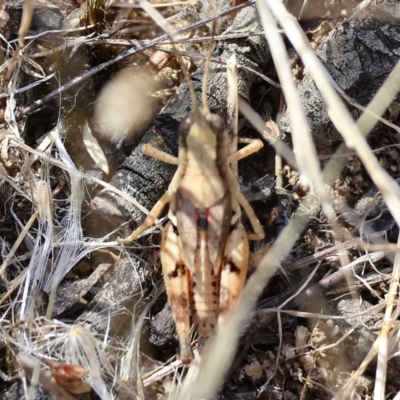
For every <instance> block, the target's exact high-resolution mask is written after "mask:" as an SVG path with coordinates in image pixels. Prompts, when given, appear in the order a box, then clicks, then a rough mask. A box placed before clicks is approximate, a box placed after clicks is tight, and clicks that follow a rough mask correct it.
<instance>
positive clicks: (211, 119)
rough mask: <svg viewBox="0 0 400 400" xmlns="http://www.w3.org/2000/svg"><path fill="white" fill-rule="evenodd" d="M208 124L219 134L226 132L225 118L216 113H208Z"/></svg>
mask: <svg viewBox="0 0 400 400" xmlns="http://www.w3.org/2000/svg"><path fill="white" fill-rule="evenodd" d="M206 120H207V124H208V126H209V127H210V129H211V130H212V131H213V132H214V133H215V134H216V135H217V136H220V135H221V134H223V133H224V132H225V123H224V121H223V119H222V118H221V117H220V116H219V115H216V114H208V115H207V119H206Z"/></svg>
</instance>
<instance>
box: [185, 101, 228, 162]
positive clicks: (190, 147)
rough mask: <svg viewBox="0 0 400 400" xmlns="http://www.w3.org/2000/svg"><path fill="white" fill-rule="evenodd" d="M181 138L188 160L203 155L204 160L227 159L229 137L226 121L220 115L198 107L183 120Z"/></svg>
mask: <svg viewBox="0 0 400 400" xmlns="http://www.w3.org/2000/svg"><path fill="white" fill-rule="evenodd" d="M179 138H180V146H182V147H183V148H184V149H185V151H186V154H187V157H188V160H189V159H190V158H197V157H201V158H202V159H203V160H204V159H205V158H207V159H208V160H209V161H217V162H218V160H224V159H226V156H227V154H225V153H227V148H228V137H227V133H226V130H225V124H224V121H223V120H222V118H220V117H219V116H218V115H215V114H211V113H210V112H208V111H206V110H204V109H200V108H198V109H196V110H195V111H194V112H193V113H192V115H191V116H190V117H188V118H186V119H185V120H184V121H182V123H181V125H180V129H179ZM224 156H225V157H224Z"/></svg>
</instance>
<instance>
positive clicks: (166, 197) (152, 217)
mask: <svg viewBox="0 0 400 400" xmlns="http://www.w3.org/2000/svg"><path fill="white" fill-rule="evenodd" d="M170 201H171V196H170V194H169V192H165V193H164V194H163V195H162V197H161V198H160V199H159V200H158V201H157V203H156V204H155V205H154V207H153V208H152V210H151V211H150V213H149V215H148V216H147V217H146V219H145V220H144V222H143V224H142V225H140V226H139V227H138V228H137V229H135V230H134V231H133V232H132V233H131V234H130V235H129V236H128V237H127V238H125V239H118V242H119V243H122V244H128V243H130V242H133V241H134V240H136V239H137V238H138V236H139V235H140V234H141V233H142V232H144V231H145V230H146V229H148V228H150V227H151V226H153V225H154V223H155V222H156V219H157V218H158V216H159V215H160V214H161V212H162V210H163V209H164V207H165V206H166V205H167V204H168V203H169V202H170Z"/></svg>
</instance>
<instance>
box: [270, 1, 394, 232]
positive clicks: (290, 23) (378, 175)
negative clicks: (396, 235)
mask: <svg viewBox="0 0 400 400" xmlns="http://www.w3.org/2000/svg"><path fill="white" fill-rule="evenodd" d="M265 1H266V2H267V4H268V5H269V7H270V9H271V11H272V12H273V14H274V15H275V16H276V18H277V19H278V20H279V22H280V23H281V24H282V26H283V27H284V29H285V32H286V35H287V36H288V38H289V40H290V41H291V43H292V44H293V46H294V48H295V49H296V50H297V52H298V53H299V55H300V57H301V59H302V60H303V62H304V65H305V66H306V68H307V70H308V71H309V72H310V74H311V76H312V77H313V79H314V81H315V83H316V85H317V87H318V89H319V90H320V92H321V95H322V97H323V98H324V100H325V102H326V104H329V107H328V109H327V111H328V114H329V116H330V118H331V120H332V122H333V123H334V125H335V127H336V128H337V130H338V131H339V132H340V134H341V135H342V136H343V138H344V139H345V141H346V144H347V146H348V147H350V148H354V149H355V150H356V152H357V154H358V156H359V157H360V159H361V161H362V162H363V164H364V166H365V168H366V169H367V171H368V173H369V175H370V177H371V179H372V180H373V181H374V183H375V185H376V186H377V187H378V188H379V190H380V191H381V193H382V196H383V197H384V199H385V201H386V204H387V205H388V207H389V209H390V211H391V213H392V215H393V217H394V219H395V220H396V222H397V224H398V225H399V226H400V188H399V186H398V185H397V183H396V182H395V181H394V180H393V179H392V178H391V177H390V175H389V174H388V173H387V172H386V171H385V170H384V169H383V168H382V167H381V165H380V164H379V162H378V160H377V159H376V157H375V155H374V154H373V152H372V151H371V149H370V147H369V146H368V143H367V142H366V140H365V138H364V136H363V135H362V133H361V132H360V129H359V128H358V127H357V125H356V124H355V122H354V121H353V119H352V117H351V115H350V113H349V111H348V110H347V108H346V107H345V105H344V104H343V102H342V101H341V99H340V96H339V95H338V94H337V93H336V91H335V90H334V89H333V87H332V85H331V84H330V79H329V77H328V76H327V72H326V70H325V69H324V67H323V66H322V63H321V62H320V61H319V60H318V58H317V56H316V55H315V54H314V52H313V50H312V48H311V46H310V44H309V42H308V40H307V38H306V36H305V34H304V32H303V30H302V29H301V27H300V26H299V24H298V22H297V20H296V19H295V18H294V17H293V16H292V15H291V14H289V13H288V12H287V11H286V9H285V7H284V6H283V4H282V3H280V2H275V1H273V0H265Z"/></svg>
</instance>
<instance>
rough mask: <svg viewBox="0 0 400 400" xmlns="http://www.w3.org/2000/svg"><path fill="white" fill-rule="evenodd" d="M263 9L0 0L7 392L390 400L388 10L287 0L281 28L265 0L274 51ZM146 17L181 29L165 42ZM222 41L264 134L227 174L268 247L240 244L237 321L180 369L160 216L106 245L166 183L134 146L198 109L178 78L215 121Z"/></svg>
mask: <svg viewBox="0 0 400 400" xmlns="http://www.w3.org/2000/svg"><path fill="white" fill-rule="evenodd" d="M142 3H143V2H142ZM260 3H261V2H260ZM260 3H258V4H257V6H258V8H259V12H258V14H257V15H259V17H257V18H254V15H256V11H255V10H256V9H255V7H254V4H241V3H234V4H230V5H229V9H230V8H232V7H238V8H236V9H234V10H233V11H235V12H234V13H232V12H229V9H228V8H227V7H225V8H224V9H222V10H221V8H220V7H219V6H217V5H215V4H211V3H198V2H196V3H193V2H191V3H182V4H175V5H171V4H168V3H162V2H154V3H153V4H154V5H155V7H154V8H153V11H152V10H151V9H150V10H147V11H144V10H143V9H142V7H147V6H146V5H145V4H142V5H140V3H135V4H133V3H127V2H109V3H107V2H104V1H102V0H93V1H91V2H89V1H88V2H79V1H76V2H75V1H73V2H59V1H56V0H53V1H52V2H51V4H49V3H44V2H37V3H36V5H35V7H33V5H32V3H31V2H30V0H25V3H23V2H20V3H19V2H8V1H5V2H4V4H2V9H1V12H0V33H1V37H0V38H1V52H0V53H1V57H2V65H1V67H0V74H1V75H0V84H1V89H2V90H1V94H0V149H1V150H0V151H1V153H0V185H1V189H0V205H1V207H0V240H1V242H0V243H1V260H2V263H1V266H0V316H1V317H0V318H1V320H0V321H1V323H0V397H1V398H4V399H8V400H17V399H22V398H28V399H51V398H60V399H71V398H72V399H82V400H83V399H97V398H100V399H131V398H132V399H158V398H173V399H189V398H193V399H203V398H209V399H211V398H218V399H232V400H233V399H243V400H250V399H263V400H267V399H268V400H280V399H285V400H291V399H331V398H335V399H345V398H351V399H372V398H374V399H384V398H385V399H398V398H399V397H398V396H399V394H398V393H400V380H399V376H400V374H399V369H400V363H399V357H398V340H397V337H398V329H397V328H398V322H397V318H398V297H399V296H398V291H399V288H398V281H399V278H400V276H399V274H400V263H399V259H398V256H397V252H398V250H397V248H398V247H397V243H398V240H399V239H398V236H399V229H398V223H399V222H400V214H399V212H400V211H399V210H400V207H398V202H399V201H400V189H399V187H398V179H399V169H400V157H399V140H400V136H399V134H400V129H399V127H398V125H399V124H398V122H399V110H400V108H399V104H400V103H399V100H398V96H397V88H398V82H399V78H398V72H397V61H398V49H399V48H400V46H399V45H400V43H398V42H399V38H400V8H399V7H400V6H398V5H397V2H393V1H389V0H382V1H373V0H364V1H356V0H332V1H325V2H320V1H313V0H308V1H304V2H302V1H297V0H286V1H284V2H283V5H284V6H285V7H286V9H287V10H288V12H290V13H291V14H292V15H294V16H295V17H296V18H295V19H293V20H292V19H290V18H288V16H287V15H285V14H280V11H279V10H280V8H279V7H277V8H276V9H275V10H272V13H273V14H274V18H276V19H275V21H276V20H278V21H279V27H280V28H279V29H280V30H279V32H280V33H281V35H280V36H281V37H282V38H283V39H284V40H283V43H284V46H285V48H286V50H287V57H288V60H289V61H288V62H286V61H285V60H286V59H285V58H284V56H283V55H281V56H278V57H277V56H276V55H275V54H276V53H275V52H274V51H275V47H276V48H278V43H277V41H273V42H272V43H271V41H270V40H268V41H267V40H265V38H264V33H265V31H268V29H267V28H268V26H272V25H271V24H272V23H273V21H274V20H272V22H271V21H269V22H268V23H267V22H266V21H267V18H268V16H267V15H266V14H265V12H264V11H265V10H264V11H263V8H262V7H263V6H262V5H260ZM267 3H268V2H266V3H265V4H267ZM263 4H264V3H263ZM30 10H31V11H30ZM154 10H158V11H160V14H161V15H162V17H164V18H166V19H167V20H168V21H169V23H170V24H171V25H172V26H171V29H173V30H176V29H180V30H181V31H180V34H179V35H175V36H174V41H175V42H176V44H175V47H174V46H172V45H171V43H170V38H169V37H168V35H165V34H164V32H163V30H162V29H161V28H160V27H159V25H160V22H159V23H158V24H157V23H156V22H153V20H154V18H161V16H159V17H157V16H154V14H152V16H151V17H150V16H149V13H153V12H154ZM246 10H247V11H246ZM249 10H250V11H249ZM251 13H254V14H251ZM216 14H217V15H218V16H219V18H218V19H216V20H217V21H218V22H217V23H216V24H215V25H213V24H212V22H210V21H209V20H207V19H209V18H212V17H213V15H216ZM293 21H296V24H297V25H296V27H293V25H290V23H293ZM297 21H298V22H297ZM301 32H303V33H304V36H302V35H301ZM211 36H214V38H213V42H214V50H213V51H212V55H211V64H210V68H209V71H210V72H209V76H208V78H207V74H205V72H204V71H205V70H206V69H207V68H206V64H205V61H204V60H205V58H206V55H207V49H208V45H209V43H210V38H211ZM296 38H298V42H297V39H296ZM300 38H306V39H307V41H308V42H309V44H310V45H309V47H307V46H304V45H303V44H302V42H301V39H300ZM267 39H268V32H267ZM299 42H300V44H299ZM307 49H308V50H309V51H310V53H307V51H306V50H307ZM176 53H178V54H180V55H181V57H178V56H177V54H176ZM233 53H235V54H236V56H237V60H238V64H239V70H238V83H237V84H236V85H235V86H237V87H238V94H239V95H240V97H241V98H242V99H244V100H245V101H246V103H247V104H250V105H251V107H252V109H253V110H254V111H255V113H254V115H253V114H251V110H250V111H249V110H247V111H246V108H245V106H243V107H242V106H240V111H241V115H240V117H239V136H240V137H242V138H252V139H259V138H261V140H262V141H263V144H264V147H263V148H262V149H261V150H259V151H257V152H256V153H255V154H252V155H251V156H249V157H247V158H245V159H243V160H241V161H240V162H239V167H238V168H239V170H238V180H239V184H240V188H241V191H242V193H243V194H244V196H245V197H246V198H247V199H248V201H249V202H250V204H251V207H252V208H253V210H254V212H255V214H256V216H257V219H258V220H259V221H260V223H261V226H262V228H263V230H264V231H265V238H264V239H263V240H261V241H260V240H259V241H250V257H249V271H248V274H247V276H248V282H247V285H246V286H245V288H244V289H243V293H244V294H243V298H242V300H243V301H242V303H241V304H240V306H239V308H238V313H237V316H235V318H234V319H233V322H232V324H236V325H232V326H234V327H235V329H233V331H231V332H229V330H228V331H227V332H226V331H224V330H223V329H221V330H219V329H218V330H216V332H217V333H215V334H214V335H213V337H212V339H210V340H208V341H205V340H204V339H203V338H200V337H199V336H198V335H197V334H196V329H195V328H194V327H192V330H191V339H192V347H193V349H194V350H195V360H194V361H193V362H192V364H191V365H190V366H188V365H186V366H185V365H183V364H182V363H181V361H180V360H179V355H178V353H179V343H178V338H177V335H176V330H175V324H174V320H173V316H172V312H171V308H170V306H169V303H168V296H167V293H166V290H165V285H164V279H163V274H162V266H161V262H160V251H165V248H164V247H163V248H162V249H161V247H162V246H161V245H160V243H161V240H162V233H161V232H162V231H163V227H165V225H166V224H165V222H166V220H167V219H168V218H167V216H166V214H167V213H166V211H164V213H162V214H161V215H160V221H159V222H158V223H157V224H156V225H155V226H154V227H151V229H150V230H148V231H146V232H145V234H144V235H143V236H141V237H140V238H139V239H138V240H136V241H134V242H132V243H130V244H125V245H123V244H121V243H120V242H118V240H117V239H118V238H124V237H127V236H128V235H129V234H130V233H131V232H132V230H133V229H135V228H137V227H138V226H140V225H141V224H142V223H143V221H144V219H145V211H146V210H147V211H146V212H148V210H151V209H152V207H153V206H154V204H155V203H156V201H158V199H159V198H160V197H161V196H162V195H163V193H164V192H165V191H166V190H167V188H168V185H169V183H170V181H171V179H172V177H173V176H174V174H175V171H176V167H175V166H174V165H170V164H165V163H164V162H162V161H159V160H155V159H151V158H149V157H147V156H145V155H143V153H142V148H143V144H146V143H153V142H155V141H156V142H157V146H158V147H159V148H160V149H162V150H163V151H164V152H166V153H168V154H170V155H173V156H176V155H177V152H178V148H179V146H178V129H179V124H180V122H181V121H182V120H183V119H184V118H186V117H187V116H188V115H189V114H190V112H191V109H192V104H191V98H190V94H189V88H188V84H187V82H186V81H185V77H184V73H183V72H184V71H182V69H187V70H188V72H189V73H190V74H191V75H192V80H193V85H194V89H195V92H196V94H195V96H198V98H197V101H198V103H199V104H200V102H201V93H202V89H203V88H202V82H203V80H205V81H206V83H208V85H207V104H208V106H209V108H210V110H211V112H213V113H217V114H219V115H220V116H221V117H222V118H223V119H224V120H228V127H229V117H230V115H231V113H230V111H229V110H230V108H229V107H230V105H231V103H230V100H229V95H228V93H227V88H226V80H227V69H226V66H225V65H226V60H227V59H228V58H229V57H230V56H231V55H232V54H233ZM311 53H312V54H315V55H316V56H317V57H316V59H318V60H320V61H321V65H322V66H323V67H324V68H325V70H326V71H328V73H329V76H330V77H331V80H329V79H327V76H328V75H326V74H324V73H322V72H319V70H318V65H316V64H314V63H313V61H312V60H313V58H312V56H311V55H310V54H311ZM188 55H190V56H191V57H190V58H189V57H187V56H188ZM285 57H286V56H285ZM279 59H281V60H284V62H283V64H285V65H286V66H290V68H288V70H289V69H290V72H291V74H292V75H291V78H289V79H286V81H285V80H284V79H283V78H282V76H283V75H282V73H281V71H280V70H277V68H278V67H277V65H278V62H279ZM281 68H284V67H281ZM324 79H325V81H324ZM288 80H289V81H290V82H288ZM278 82H279V83H278ZM291 83H294V84H295V85H294V86H293V87H294V90H295V91H296V93H297V94H296V95H293V92H292V95H290V94H288V93H290V92H289V91H287V90H290V84H291ZM288 88H289V89H288ZM332 88H333V89H334V90H333V92H334V93H333V94H332V93H331V92H330V90H331V89H332ZM335 96H336V97H335ZM233 97H234V98H237V94H236V95H233ZM293 97H296V98H297V99H298V100H299V102H298V103H296V104H297V105H296V104H295V105H294V106H293V103H291V102H290V101H288V99H292V98H293ZM285 99H286V101H285ZM336 101H337V102H336ZM296 107H297V108H296ZM227 109H228V111H227ZM297 111H299V113H297ZM244 116H246V118H245V117H244ZM332 121H333V122H332ZM352 121H356V122H357V124H354V123H353V122H352ZM307 125H308V128H304V127H307ZM231 136H232V135H231ZM195 184H196V183H195V182H194V185H195ZM399 205H400V204H399ZM231 214H232V215H233V213H231ZM242 214H243V215H242V221H243V225H244V226H245V229H246V231H248V232H251V231H252V229H253V228H254V226H252V223H251V221H249V218H248V214H246V213H245V212H243V213H242ZM397 214H399V216H398V215H397ZM230 229H233V228H232V227H230ZM246 264H247V263H246ZM223 335H226V336H223ZM214 339H215V340H214ZM231 343H233V344H231ZM199 354H200V355H199ZM200 359H201V360H202V361H201V362H200V361H199V360H200ZM226 360H227V361H226ZM207 366H208V367H207Z"/></svg>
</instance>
